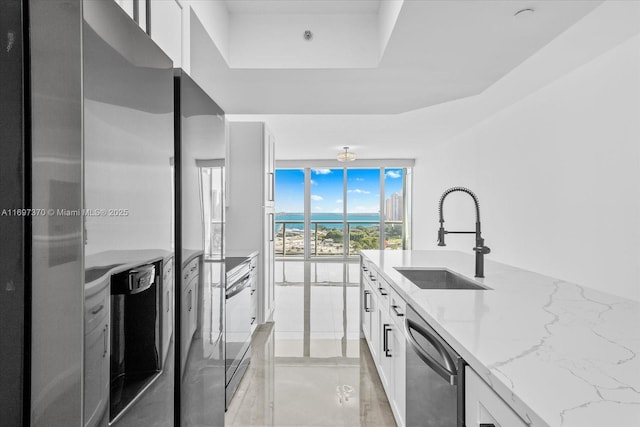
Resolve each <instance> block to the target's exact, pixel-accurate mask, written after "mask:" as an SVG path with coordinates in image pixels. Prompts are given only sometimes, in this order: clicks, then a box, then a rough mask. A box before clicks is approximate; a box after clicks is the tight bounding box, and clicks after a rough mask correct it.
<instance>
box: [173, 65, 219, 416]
mask: <svg viewBox="0 0 640 427" xmlns="http://www.w3.org/2000/svg"><path fill="white" fill-rule="evenodd" d="M175 101H176V104H175V132H176V139H175V168H176V169H175V173H176V189H177V191H176V260H177V262H176V265H177V266H181V268H182V269H181V270H180V271H181V272H180V274H179V275H178V280H177V283H176V289H180V290H181V291H180V292H176V297H177V302H176V307H179V309H178V310H179V313H180V315H179V316H176V317H177V318H178V319H179V322H178V323H179V325H178V326H177V331H178V335H179V336H180V337H179V338H177V341H176V342H179V343H180V345H179V347H178V348H177V349H176V354H178V355H179V359H180V369H179V371H178V372H179V376H178V377H176V381H179V384H180V390H181V393H180V400H181V402H180V408H181V410H180V414H181V416H180V418H181V419H180V425H182V426H211V427H218V426H219V427H222V426H224V412H225V398H224V396H225V389H224V386H225V364H224V363H225V361H224V348H225V346H224V339H225V335H224V333H223V332H224V322H223V319H224V301H225V300H224V289H225V269H224V207H225V179H224V177H225V152H226V149H225V140H226V138H225V135H226V121H225V114H224V111H223V110H222V109H221V108H220V107H219V106H218V105H217V104H216V103H215V102H214V101H213V100H212V99H211V98H210V97H209V95H207V93H205V92H204V90H202V89H201V88H200V87H199V86H198V85H197V83H196V82H194V81H193V79H191V77H189V75H188V74H187V73H186V72H184V71H183V70H180V69H176V70H175ZM195 272H199V274H198V275H195Z"/></svg>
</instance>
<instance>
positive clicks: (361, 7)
mask: <svg viewBox="0 0 640 427" xmlns="http://www.w3.org/2000/svg"><path fill="white" fill-rule="evenodd" d="M226 4H227V10H229V12H230V13H236V14H239V13H260V14H265V13H277V14H301V13H304V14H307V13H308V14H345V13H376V12H378V8H379V7H380V0H226Z"/></svg>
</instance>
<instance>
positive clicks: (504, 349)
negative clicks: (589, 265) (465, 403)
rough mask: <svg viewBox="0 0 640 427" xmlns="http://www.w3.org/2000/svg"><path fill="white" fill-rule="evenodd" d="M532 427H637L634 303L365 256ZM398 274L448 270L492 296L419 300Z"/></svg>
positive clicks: (499, 275) (464, 293)
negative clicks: (407, 270)
mask: <svg viewBox="0 0 640 427" xmlns="http://www.w3.org/2000/svg"><path fill="white" fill-rule="evenodd" d="M362 254H363V256H364V257H365V258H366V259H368V260H369V261H371V262H373V263H374V264H375V265H376V266H377V270H378V271H380V272H382V274H383V277H384V279H386V280H387V281H388V282H389V283H390V284H391V286H393V288H394V289H395V290H396V291H398V293H399V294H400V295H401V296H402V297H404V298H405V299H406V300H407V302H408V303H409V304H410V305H411V306H412V307H413V308H414V309H415V310H416V311H417V312H418V313H419V314H420V315H421V316H422V317H424V319H425V320H427V321H428V322H429V324H430V325H431V326H432V327H433V328H434V329H435V330H436V331H437V332H438V333H439V334H440V335H441V336H442V337H443V338H444V339H445V340H446V341H447V342H448V343H449V344H450V345H451V346H452V347H453V348H454V349H455V350H456V351H457V352H458V353H459V354H460V355H461V356H462V357H463V358H464V359H465V360H466V361H467V363H468V364H469V365H470V366H471V367H472V368H473V369H474V370H475V371H476V372H477V373H478V374H479V375H480V376H481V377H482V378H483V379H484V380H485V381H486V382H487V383H488V384H489V385H490V386H491V387H492V388H493V389H494V390H495V391H496V392H497V394H498V395H500V396H501V397H502V399H503V400H505V401H506V402H507V403H508V404H509V405H510V406H511V407H512V408H513V409H514V410H515V411H516V412H517V413H518V414H519V415H520V416H521V417H522V419H523V420H525V422H528V423H530V424H531V425H532V426H552V427H556V426H558V427H559V426H563V427H567V426H568V427H592V426H593V427H605V426H606V427H638V426H640V357H638V356H639V355H640V303H638V302H635V301H632V300H628V299H624V298H620V297H616V296H614V295H610V294H606V293H603V292H599V291H596V290H593V289H590V288H586V287H582V286H579V285H576V284H573V283H568V282H565V281H562V280H558V279H554V278H552V277H548V276H543V275H541V274H537V273H533V272H530V271H525V270H521V269H518V268H515V267H512V266H508V265H505V264H500V263H497V262H492V261H491V260H490V258H488V257H485V278H484V279H476V278H474V277H473V276H474V267H475V262H474V256H473V255H468V254H464V253H461V252H456V251H370V250H367V251H362ZM394 267H425V268H434V269H436V268H446V269H448V270H451V271H453V272H456V273H458V274H461V275H463V276H465V277H466V278H468V279H472V280H475V281H476V282H478V283H481V284H483V285H485V286H488V287H489V288H491V290H433V289H428V290H422V289H419V288H418V287H417V286H415V285H414V284H413V283H411V282H410V281H409V280H408V279H406V278H405V277H404V276H402V275H401V274H400V273H398V272H397V271H396V270H395V269H394Z"/></svg>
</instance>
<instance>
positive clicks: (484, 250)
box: [473, 245, 491, 255]
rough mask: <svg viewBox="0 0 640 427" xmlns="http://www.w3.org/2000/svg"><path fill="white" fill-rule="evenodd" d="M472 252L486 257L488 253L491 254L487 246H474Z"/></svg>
mask: <svg viewBox="0 0 640 427" xmlns="http://www.w3.org/2000/svg"><path fill="white" fill-rule="evenodd" d="M473 251H474V252H477V253H479V254H482V255H486V254H488V253H491V249H490V248H489V247H488V246H484V245H483V246H476V247H475V248H473Z"/></svg>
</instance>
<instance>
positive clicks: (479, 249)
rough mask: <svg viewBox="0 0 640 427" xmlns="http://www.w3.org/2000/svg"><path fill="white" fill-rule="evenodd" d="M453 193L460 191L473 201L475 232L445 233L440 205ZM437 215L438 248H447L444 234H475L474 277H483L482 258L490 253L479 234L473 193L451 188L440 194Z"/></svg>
mask: <svg viewBox="0 0 640 427" xmlns="http://www.w3.org/2000/svg"><path fill="white" fill-rule="evenodd" d="M455 191H462V192H463V193H467V194H468V195H469V196H471V198H472V199H473V202H474V203H475V205H476V231H447V230H445V229H444V215H443V213H442V204H443V203H444V199H445V198H446V197H447V196H448V195H449V194H451V193H453V192H455ZM438 215H439V216H440V229H439V230H438V246H447V245H446V244H445V243H444V235H445V234H475V235H476V246H475V247H474V248H473V251H474V252H475V253H476V277H484V256H485V255H486V254H488V253H490V252H491V249H489V248H488V247H487V246H485V245H484V239H483V238H482V235H481V232H480V203H478V198H477V197H476V195H475V194H474V193H473V191H471V190H469V189H468V188H465V187H452V188H450V189H448V190H447V191H445V192H444V193H442V196H441V197H440V204H439V205H438Z"/></svg>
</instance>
